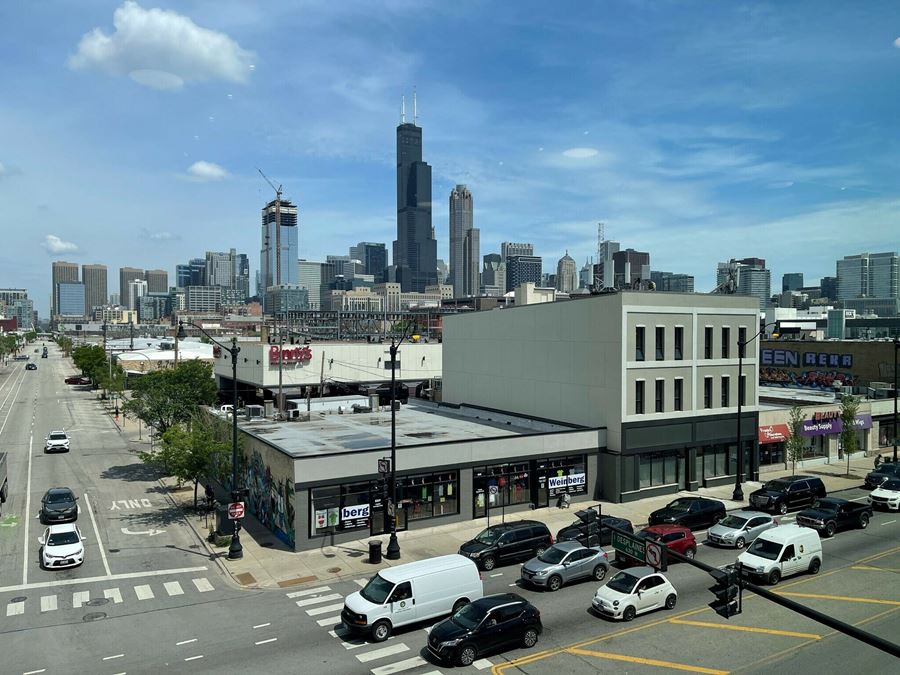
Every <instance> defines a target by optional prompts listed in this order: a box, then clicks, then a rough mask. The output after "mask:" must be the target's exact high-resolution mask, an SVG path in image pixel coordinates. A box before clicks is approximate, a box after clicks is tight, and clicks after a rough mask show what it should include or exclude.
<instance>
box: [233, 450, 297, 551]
mask: <svg viewBox="0 0 900 675" xmlns="http://www.w3.org/2000/svg"><path fill="white" fill-rule="evenodd" d="M245 485H246V486H247V488H248V490H249V494H248V495H247V508H248V509H250V513H252V514H253V515H254V516H256V518H257V519H258V520H259V522H261V523H262V524H263V525H265V526H266V527H268V528H269V529H270V530H271V531H272V532H274V533H275V536H277V537H278V538H279V539H280V540H281V541H283V542H284V543H285V544H287V545H288V546H290V547H291V548H294V535H295V532H294V482H293V477H292V476H289V477H275V476H273V475H272V471H271V470H270V468H269V467H268V466H267V465H266V464H265V463H264V462H263V459H262V455H260V454H259V451H258V450H254V451H253V454H252V455H251V456H250V463H249V465H248V466H247V467H246V475H245Z"/></svg>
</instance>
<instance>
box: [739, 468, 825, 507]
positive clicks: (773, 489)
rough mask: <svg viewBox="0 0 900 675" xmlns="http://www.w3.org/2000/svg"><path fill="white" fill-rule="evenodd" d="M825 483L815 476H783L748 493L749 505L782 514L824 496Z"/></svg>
mask: <svg viewBox="0 0 900 675" xmlns="http://www.w3.org/2000/svg"><path fill="white" fill-rule="evenodd" d="M826 494H827V493H826V492H825V484H824V483H823V482H822V479H821V478H818V477H816V476H785V477H784V478H776V479H775V480H770V481H767V482H766V483H763V486H762V487H761V488H760V489H759V490H754V491H753V492H751V493H750V506H751V507H753V508H757V509H761V510H763V511H772V512H775V513H780V514H782V515H784V514H785V513H787V512H788V509H802V508H803V507H804V506H809V505H810V504H812V503H813V502H814V501H816V500H817V499H819V498H821V497H825V496H826Z"/></svg>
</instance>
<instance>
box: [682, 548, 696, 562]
mask: <svg viewBox="0 0 900 675" xmlns="http://www.w3.org/2000/svg"><path fill="white" fill-rule="evenodd" d="M695 555H697V549H694V548H689V549H688V550H687V551H685V552H684V557H685V558H687V559H688V560H693V559H694V556H695Z"/></svg>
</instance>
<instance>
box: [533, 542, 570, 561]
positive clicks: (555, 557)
mask: <svg viewBox="0 0 900 675" xmlns="http://www.w3.org/2000/svg"><path fill="white" fill-rule="evenodd" d="M566 553H568V551H564V550H563V549H561V548H557V547H556V546H551V547H550V548H548V549H547V550H546V551H544V552H543V553H541V554H540V555H539V556H538V560H540V561H541V562H542V563H547V564H548V565H558V564H559V563H561V562H562V561H563V558H565V557H566Z"/></svg>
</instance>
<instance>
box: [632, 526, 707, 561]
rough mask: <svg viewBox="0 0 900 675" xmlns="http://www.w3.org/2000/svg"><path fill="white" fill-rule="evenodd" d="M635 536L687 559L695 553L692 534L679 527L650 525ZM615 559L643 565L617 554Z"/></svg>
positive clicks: (695, 546)
mask: <svg viewBox="0 0 900 675" xmlns="http://www.w3.org/2000/svg"><path fill="white" fill-rule="evenodd" d="M635 536H636V537H640V538H641V539H652V540H653V541H658V542H659V543H661V544H665V546H666V548H668V549H669V550H670V551H675V553H680V554H681V555H683V556H685V557H687V558H693V557H694V556H695V555H696V553H697V540H696V539H694V533H693V532H691V531H690V529H688V528H686V527H682V526H681V525H651V526H650V527H645V528H644V529H643V530H641V531H640V532H637V533H636V534H635ZM616 559H617V560H619V561H622V562H625V563H626V564H629V565H636V564H640V565H642V564H643V563H641V562H640V561H639V560H634V559H633V558H631V557H629V556H626V555H623V554H620V553H618V552H617V553H616Z"/></svg>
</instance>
